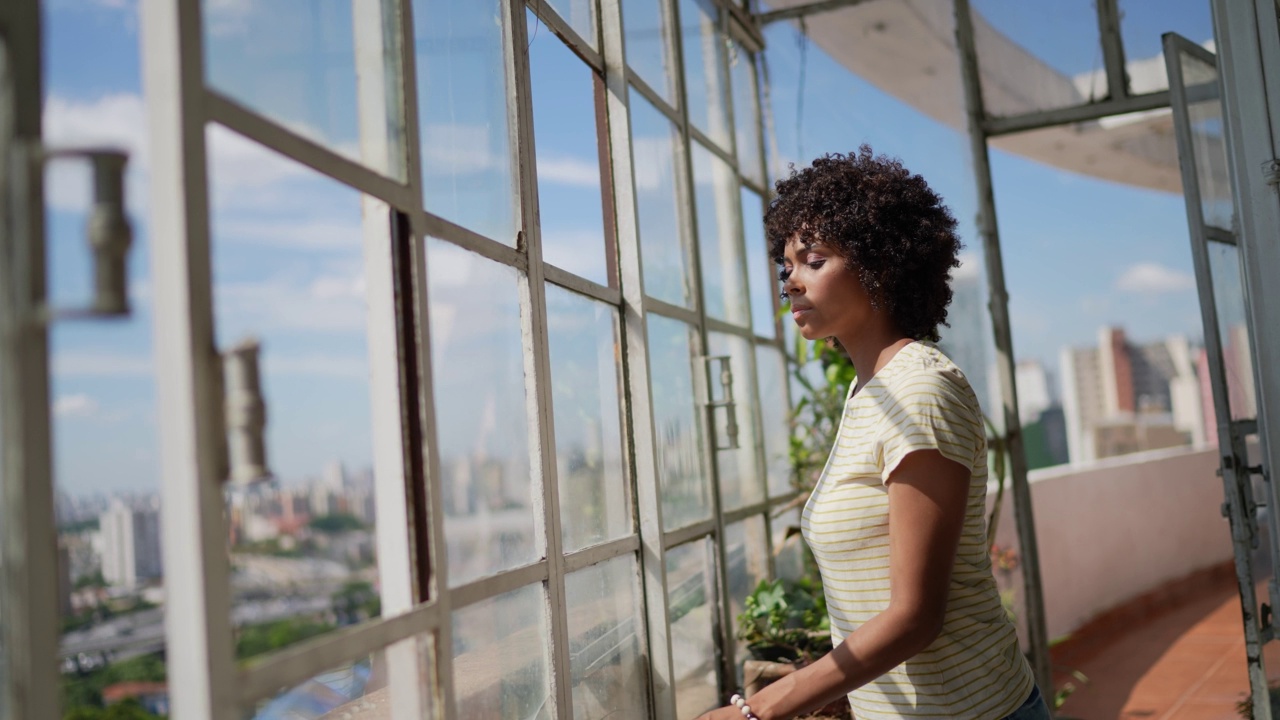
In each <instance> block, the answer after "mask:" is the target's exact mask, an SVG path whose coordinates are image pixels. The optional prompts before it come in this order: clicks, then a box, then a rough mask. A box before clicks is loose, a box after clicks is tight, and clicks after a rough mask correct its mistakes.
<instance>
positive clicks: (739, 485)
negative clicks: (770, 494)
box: [708, 333, 764, 510]
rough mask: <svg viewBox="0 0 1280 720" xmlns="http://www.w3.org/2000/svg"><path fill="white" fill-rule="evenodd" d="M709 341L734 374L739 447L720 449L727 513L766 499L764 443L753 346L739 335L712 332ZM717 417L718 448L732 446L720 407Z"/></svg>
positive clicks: (717, 396)
mask: <svg viewBox="0 0 1280 720" xmlns="http://www.w3.org/2000/svg"><path fill="white" fill-rule="evenodd" d="M708 341H709V342H708V345H709V348H708V349H709V351H710V352H709V354H710V355H712V356H720V355H728V356H729V367H730V369H731V372H732V375H733V401H734V404H735V406H736V407H735V411H734V414H735V415H736V416H737V417H736V420H737V424H738V447H737V448H736V449H732V450H728V449H726V450H717V451H716V468H717V470H718V474H719V477H720V503H721V506H722V507H723V509H725V510H735V509H737V508H740V507H742V506H743V505H750V504H751V503H756V502H760V501H761V500H763V499H764V480H763V478H761V476H760V470H759V468H757V467H756V465H757V462H756V450H757V449H758V448H759V447H760V442H759V439H758V437H757V436H758V432H759V431H758V430H757V425H756V399H755V393H754V392H752V387H751V360H752V357H751V343H750V341H748V340H745V339H743V338H741V337H738V336H737V335H727V334H725V333H711V334H710V336H709V337H708ZM718 370H719V364H718V363H717V364H715V365H713V366H712V377H711V378H709V380H710V382H711V397H712V399H713V400H714V401H716V402H720V401H722V400H724V394H723V389H722V388H721V383H720V378H719V377H717V375H718V372H717V371H718ZM713 417H714V418H715V420H714V426H715V433H716V444H717V446H718V447H728V445H729V438H728V437H727V433H726V432H725V430H726V425H727V415H726V410H725V409H724V408H718V409H717V410H716V412H715V414H714V415H713Z"/></svg>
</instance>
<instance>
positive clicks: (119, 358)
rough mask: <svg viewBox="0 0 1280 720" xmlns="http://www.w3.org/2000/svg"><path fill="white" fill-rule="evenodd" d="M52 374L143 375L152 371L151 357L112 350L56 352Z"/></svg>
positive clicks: (83, 375)
mask: <svg viewBox="0 0 1280 720" xmlns="http://www.w3.org/2000/svg"><path fill="white" fill-rule="evenodd" d="M52 365H53V374H54V375H55V376H61V377H125V376H145V375H150V374H151V371H152V366H151V357H150V356H148V355H133V354H125V353H120V352H114V351H95V350H88V351H79V352H57V353H54V354H53V359H52Z"/></svg>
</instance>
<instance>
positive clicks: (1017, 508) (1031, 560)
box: [955, 0, 1053, 697]
mask: <svg viewBox="0 0 1280 720" xmlns="http://www.w3.org/2000/svg"><path fill="white" fill-rule="evenodd" d="M955 12H956V47H957V49H958V50H959V53H960V70H961V75H962V78H963V81H964V94H965V112H966V114H967V117H968V121H969V123H968V124H969V145H970V150H971V152H972V153H973V174H974V178H975V179H976V181H977V188H978V229H979V232H980V233H981V234H982V241H983V247H984V250H985V252H984V254H985V255H986V262H987V287H988V289H989V292H990V294H991V305H990V308H991V324H992V326H993V328H994V330H995V335H996V353H997V355H998V358H997V361H996V368H997V371H998V372H999V375H1000V395H1001V397H1002V398H1003V400H1004V423H1005V433H1006V435H1007V437H1008V439H1007V441H1006V442H1007V447H1008V449H1009V468H1010V476H1011V480H1012V484H1013V513H1014V517H1015V518H1016V520H1017V524H1018V538H1019V541H1020V545H1021V551H1022V579H1023V595H1024V596H1023V608H1024V612H1025V614H1026V620H1027V635H1028V639H1029V640H1030V644H1031V667H1032V669H1033V670H1034V671H1035V675H1036V683H1037V684H1038V685H1039V686H1040V689H1041V691H1042V692H1044V693H1045V694H1046V697H1051V696H1052V694H1053V676H1052V673H1051V671H1050V667H1049V641H1048V634H1047V632H1046V630H1045V617H1044V595H1043V592H1042V588H1041V586H1040V551H1039V549H1038V547H1037V544H1036V525H1035V516H1034V514H1033V512H1032V509H1031V488H1030V486H1029V485H1028V484H1027V456H1026V452H1025V449H1024V448H1023V444H1022V425H1021V423H1020V421H1019V420H1018V388H1017V384H1016V383H1015V381H1014V363H1013V334H1012V332H1011V330H1010V327H1009V295H1008V293H1007V292H1006V290H1005V285H1004V262H1003V259H1002V258H1001V256H1000V231H999V228H998V226H997V223H996V199H995V191H994V189H993V188H992V184H991V158H990V156H989V155H988V154H987V136H986V133H985V131H984V130H983V119H984V118H985V116H986V110H985V109H984V107H983V103H982V84H981V83H982V81H981V78H980V77H979V76H978V53H977V51H976V50H975V48H974V42H973V22H972V18H971V16H970V14H969V0H955Z"/></svg>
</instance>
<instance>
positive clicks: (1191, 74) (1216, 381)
mask: <svg viewBox="0 0 1280 720" xmlns="http://www.w3.org/2000/svg"><path fill="white" fill-rule="evenodd" d="M1164 55H1165V64H1166V66H1167V68H1168V72H1169V87H1170V92H1171V100H1172V106H1173V119H1174V127H1175V130H1176V136H1177V142H1178V157H1179V160H1180V165H1181V168H1182V185H1183V192H1184V194H1185V195H1186V205H1187V221H1188V224H1189V225H1190V235H1191V252H1192V259H1193V261H1194V264H1195V272H1196V285H1197V287H1198V289H1199V293H1200V312H1201V318H1202V321H1203V324H1204V344H1205V352H1204V361H1205V362H1206V364H1207V366H1208V370H1209V379H1210V387H1211V391H1212V399H1213V410H1214V419H1215V421H1216V433H1214V434H1215V436H1216V438H1217V441H1218V447H1219V455H1220V463H1221V469H1220V471H1219V473H1220V475H1221V477H1222V481H1223V489H1224V491H1225V494H1226V504H1225V505H1224V507H1223V510H1224V513H1225V514H1227V516H1228V518H1229V519H1230V522H1231V540H1232V544H1233V546H1234V554H1235V564H1236V579H1237V581H1238V585H1239V591H1240V605H1241V610H1242V613H1243V619H1244V637H1245V653H1246V657H1247V658H1248V670H1249V685H1250V689H1251V693H1252V698H1253V717H1254V718H1271V717H1272V710H1271V705H1270V702H1269V701H1268V698H1267V674H1266V667H1265V663H1264V660H1263V652H1262V647H1263V645H1264V644H1265V643H1267V642H1268V641H1270V640H1271V639H1273V630H1272V626H1271V620H1270V616H1271V609H1270V608H1269V607H1268V606H1267V605H1265V604H1263V605H1262V606H1261V607H1259V604H1258V599H1257V583H1258V581H1259V580H1261V579H1262V578H1260V577H1258V576H1257V574H1256V572H1257V568H1255V565H1254V561H1253V560H1254V553H1255V551H1256V550H1257V549H1258V548H1259V546H1260V544H1261V536H1262V533H1260V532H1259V527H1258V521H1257V517H1258V512H1257V511H1258V507H1259V505H1258V503H1257V502H1256V501H1255V500H1254V492H1253V483H1254V476H1255V475H1258V476H1260V475H1261V469H1260V466H1259V465H1257V464H1255V463H1253V462H1251V461H1250V459H1249V450H1250V444H1251V442H1250V440H1251V437H1252V438H1258V440H1257V441H1258V442H1265V438H1261V437H1259V436H1258V429H1257V428H1258V426H1257V398H1256V393H1255V385H1254V370H1253V364H1252V358H1253V348H1252V341H1251V337H1250V328H1249V323H1248V322H1247V317H1248V315H1247V312H1246V309H1247V304H1248V302H1249V298H1248V292H1247V288H1246V286H1245V284H1244V281H1243V273H1242V266H1241V258H1240V249H1239V247H1238V242H1237V236H1236V234H1235V232H1234V230H1233V228H1234V226H1235V224H1234V222H1233V212H1234V211H1233V190H1232V184H1231V174H1230V168H1229V162H1230V161H1229V154H1228V152H1227V146H1226V135H1225V133H1224V122H1223V110H1222V102H1221V94H1220V89H1219V82H1218V70H1217V65H1216V59H1215V57H1214V55H1213V54H1212V53H1210V52H1209V51H1207V50H1205V49H1204V48H1202V47H1200V46H1199V45H1196V44H1195V43H1192V42H1190V41H1189V40H1187V39H1186V38H1183V37H1181V36H1178V35H1176V34H1174V33H1169V34H1166V35H1165V36H1164ZM1266 534H1267V535H1268V536H1269V537H1268V543H1269V546H1270V549H1271V551H1272V552H1271V555H1272V557H1275V556H1276V554H1275V533H1274V532H1271V533H1266Z"/></svg>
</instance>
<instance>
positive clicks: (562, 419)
mask: <svg viewBox="0 0 1280 720" xmlns="http://www.w3.org/2000/svg"><path fill="white" fill-rule="evenodd" d="M616 325H617V311H616V310H614V309H613V308H611V307H609V306H608V305H605V304H603V303H599V302H596V301H594V300H590V299H588V298H585V297H583V296H581V295H577V294H575V293H572V292H570V291H568V290H562V289H560V288H559V287H556V286H554V285H547V327H548V330H547V342H548V344H549V345H550V355H551V393H552V405H553V406H554V412H555V435H556V470H557V474H558V475H559V478H560V524H561V528H562V532H563V544H564V551H565V552H573V551H574V550H580V549H582V548H584V547H587V546H588V545H595V544H597V543H601V542H604V541H606V540H612V539H614V538H618V537H621V536H623V535H626V534H628V533H630V532H631V511H630V508H631V503H630V501H629V498H628V492H627V484H626V478H625V476H624V475H623V461H622V430H621V425H620V423H621V421H620V419H619V418H620V410H619V404H618V367H617V363H618V345H617V328H616Z"/></svg>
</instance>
